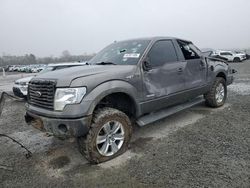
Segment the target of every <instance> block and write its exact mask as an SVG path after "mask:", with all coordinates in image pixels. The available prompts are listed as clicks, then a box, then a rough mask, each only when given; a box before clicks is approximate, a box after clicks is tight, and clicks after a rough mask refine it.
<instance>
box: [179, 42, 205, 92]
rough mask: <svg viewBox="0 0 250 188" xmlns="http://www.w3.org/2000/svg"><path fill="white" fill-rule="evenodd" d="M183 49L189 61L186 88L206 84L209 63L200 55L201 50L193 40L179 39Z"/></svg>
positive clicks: (189, 88)
mask: <svg viewBox="0 0 250 188" xmlns="http://www.w3.org/2000/svg"><path fill="white" fill-rule="evenodd" d="M178 44H179V46H180V48H181V51H182V53H183V55H184V58H185V61H186V62H187V65H186V70H185V73H184V74H185V83H186V84H185V89H186V90H191V89H196V88H199V87H202V86H204V85H205V84H206V77H207V76H206V71H207V67H206V66H207V64H206V61H205V59H204V58H203V57H202V56H200V54H201V52H200V51H199V49H198V48H197V47H195V46H194V45H193V44H192V43H191V42H186V41H180V40H179V41H178Z"/></svg>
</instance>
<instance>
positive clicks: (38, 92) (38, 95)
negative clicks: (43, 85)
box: [34, 91, 42, 97]
mask: <svg viewBox="0 0 250 188" xmlns="http://www.w3.org/2000/svg"><path fill="white" fill-rule="evenodd" d="M34 94H35V95H36V96H37V97H41V96H42V93H41V92H40V91H36V92H35V93H34Z"/></svg>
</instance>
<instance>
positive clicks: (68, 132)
mask: <svg viewBox="0 0 250 188" xmlns="http://www.w3.org/2000/svg"><path fill="white" fill-rule="evenodd" d="M25 121H26V123H27V124H29V125H32V126H33V127H35V128H36V129H39V130H41V131H43V132H48V133H51V134H53V135H54V136H55V137H59V138H69V137H80V136H84V135H86V134H87V133H88V131H89V125H90V122H91V116H86V117H82V118H77V119H61V118H51V117H43V116H39V115H36V114H33V113H31V112H26V115H25Z"/></svg>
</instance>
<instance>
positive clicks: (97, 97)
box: [82, 80, 141, 116]
mask: <svg viewBox="0 0 250 188" xmlns="http://www.w3.org/2000/svg"><path fill="white" fill-rule="evenodd" d="M113 93H124V94H126V95H128V96H129V97H130V99H131V100H132V101H133V103H134V106H135V110H136V116H137V115H138V114H140V111H141V110H140V108H139V102H138V100H139V96H138V92H137V89H136V88H135V87H134V86H133V85H131V84H130V83H128V82H125V81H122V80H112V81H107V82H104V83H101V84H100V85H98V86H97V87H95V88H94V89H92V90H91V91H90V92H89V93H88V94H87V95H86V96H85V97H84V98H83V101H82V102H84V101H91V103H90V106H89V108H88V114H92V113H93V112H94V109H95V107H96V105H97V104H98V103H99V102H100V101H101V100H102V99H103V98H104V97H106V96H108V95H110V94H113Z"/></svg>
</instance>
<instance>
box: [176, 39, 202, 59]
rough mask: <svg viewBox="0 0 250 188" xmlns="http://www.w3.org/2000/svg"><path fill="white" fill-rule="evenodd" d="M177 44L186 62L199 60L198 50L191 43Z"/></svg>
mask: <svg viewBox="0 0 250 188" xmlns="http://www.w3.org/2000/svg"><path fill="white" fill-rule="evenodd" d="M178 44H179V46H180V48H181V51H182V53H183V55H184V58H185V59H186V60H190V59H199V58H200V56H199V53H200V51H199V49H198V48H197V47H195V46H194V45H193V44H192V43H189V42H185V41H178Z"/></svg>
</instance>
